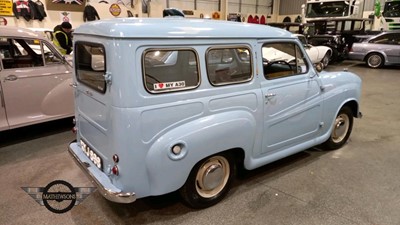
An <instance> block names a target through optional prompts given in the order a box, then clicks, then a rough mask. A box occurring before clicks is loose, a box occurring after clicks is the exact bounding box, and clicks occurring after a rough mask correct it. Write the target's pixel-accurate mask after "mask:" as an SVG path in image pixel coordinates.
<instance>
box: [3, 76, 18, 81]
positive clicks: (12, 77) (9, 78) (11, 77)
mask: <svg viewBox="0 0 400 225" xmlns="http://www.w3.org/2000/svg"><path fill="white" fill-rule="evenodd" d="M17 79H18V77H17V76H15V75H9V76H7V77H6V78H4V81H14V80H17Z"/></svg>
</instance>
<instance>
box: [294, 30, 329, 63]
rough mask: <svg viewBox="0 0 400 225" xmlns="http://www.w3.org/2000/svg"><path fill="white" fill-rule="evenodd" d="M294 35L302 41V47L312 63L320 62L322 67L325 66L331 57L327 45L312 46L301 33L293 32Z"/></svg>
mask: <svg viewBox="0 0 400 225" xmlns="http://www.w3.org/2000/svg"><path fill="white" fill-rule="evenodd" d="M295 36H296V37H297V38H298V39H299V40H300V42H301V43H303V46H304V49H305V50H306V52H307V55H308V57H310V59H311V62H312V63H313V64H318V63H321V64H322V66H323V68H325V67H327V66H328V64H329V62H330V60H331V57H332V49H331V48H329V47H327V46H322V45H321V46H313V45H311V44H309V43H308V41H307V38H306V37H305V36H304V35H302V34H295Z"/></svg>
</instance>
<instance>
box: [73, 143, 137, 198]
mask: <svg viewBox="0 0 400 225" xmlns="http://www.w3.org/2000/svg"><path fill="white" fill-rule="evenodd" d="M68 152H69V153H70V154H71V156H72V158H73V159H74V161H75V163H76V164H78V166H79V167H80V168H81V170H82V171H83V172H84V174H85V175H86V176H87V177H88V178H89V180H90V181H91V182H92V183H93V184H95V185H96V186H97V190H99V192H100V193H101V195H103V197H104V198H106V199H108V200H110V201H113V202H118V203H132V202H134V201H136V195H135V193H133V192H122V190H120V189H119V188H117V187H115V186H114V185H113V184H112V183H111V181H110V179H109V178H108V176H107V175H105V174H104V173H103V172H101V171H100V170H99V169H97V167H96V166H95V165H94V164H93V163H92V161H90V160H89V159H88V160H85V159H86V158H87V157H86V155H85V154H84V153H83V151H82V150H81V149H80V147H79V146H78V144H77V142H76V141H74V142H71V143H70V144H69V146H68Z"/></svg>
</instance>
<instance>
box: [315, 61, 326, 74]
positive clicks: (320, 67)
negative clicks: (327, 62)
mask: <svg viewBox="0 0 400 225" xmlns="http://www.w3.org/2000/svg"><path fill="white" fill-rule="evenodd" d="M314 68H315V70H317V71H318V72H321V71H322V69H323V68H324V66H323V65H322V63H321V62H319V63H316V64H314Z"/></svg>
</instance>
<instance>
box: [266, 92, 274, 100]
mask: <svg viewBox="0 0 400 225" xmlns="http://www.w3.org/2000/svg"><path fill="white" fill-rule="evenodd" d="M275 96H276V94H275V93H268V94H266V95H265V97H266V98H267V99H270V98H273V97H275Z"/></svg>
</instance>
